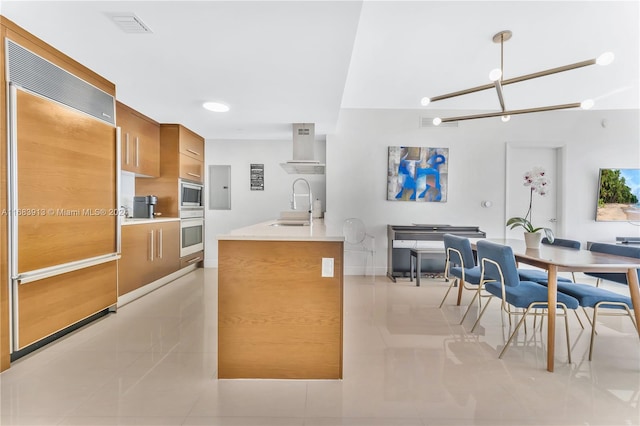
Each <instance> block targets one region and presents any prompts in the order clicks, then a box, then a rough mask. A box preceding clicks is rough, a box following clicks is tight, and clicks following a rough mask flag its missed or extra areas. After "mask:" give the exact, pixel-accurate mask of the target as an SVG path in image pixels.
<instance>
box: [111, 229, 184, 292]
mask: <svg viewBox="0 0 640 426" xmlns="http://www.w3.org/2000/svg"><path fill="white" fill-rule="evenodd" d="M178 269H180V222H179V221H171V222H158V223H144V224H139V225H138V224H137V225H125V226H123V227H122V252H121V258H120V260H119V263H118V296H122V295H124V294H127V293H129V292H130V291H133V290H135V289H137V288H140V287H142V286H144V285H146V284H149V283H151V282H153V281H155V280H157V279H160V278H162V277H164V276H166V275H169V274H171V273H173V272H175V271H177V270H178Z"/></svg>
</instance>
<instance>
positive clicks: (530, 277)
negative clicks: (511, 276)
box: [518, 237, 580, 282]
mask: <svg viewBox="0 0 640 426" xmlns="http://www.w3.org/2000/svg"><path fill="white" fill-rule="evenodd" d="M542 244H548V245H553V246H558V247H567V248H571V249H577V250H580V241H575V240H565V239H562V238H556V239H554V240H553V242H552V243H550V242H549V240H548V239H547V237H544V238H543V239H542ZM518 275H519V276H520V279H521V280H522V281H535V282H540V281H547V279H548V277H547V271H542V270H540V269H524V268H519V269H518ZM572 276H573V273H572ZM575 280H576V279H575V276H573V280H570V279H568V278H565V277H560V276H558V282H561V281H563V282H572V281H575Z"/></svg>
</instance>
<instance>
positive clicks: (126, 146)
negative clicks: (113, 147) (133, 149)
mask: <svg viewBox="0 0 640 426" xmlns="http://www.w3.org/2000/svg"><path fill="white" fill-rule="evenodd" d="M124 164H129V132H127V133H125V134H124Z"/></svg>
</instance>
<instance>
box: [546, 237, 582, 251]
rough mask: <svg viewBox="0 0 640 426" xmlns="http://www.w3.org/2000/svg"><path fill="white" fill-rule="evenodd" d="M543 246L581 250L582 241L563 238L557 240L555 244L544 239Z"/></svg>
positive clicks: (554, 241)
mask: <svg viewBox="0 0 640 426" xmlns="http://www.w3.org/2000/svg"><path fill="white" fill-rule="evenodd" d="M542 244H548V245H552V246H560V247H568V248H572V249H580V241H576V240H567V239H563V238H555V239H554V240H553V242H552V243H551V242H549V239H548V238H547V237H544V238H543V239H542Z"/></svg>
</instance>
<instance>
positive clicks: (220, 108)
mask: <svg viewBox="0 0 640 426" xmlns="http://www.w3.org/2000/svg"><path fill="white" fill-rule="evenodd" d="M202 106H203V107H204V108H205V109H208V110H209V111H213V112H227V111H229V105H225V104H222V103H220V102H205V103H203V104H202Z"/></svg>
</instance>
